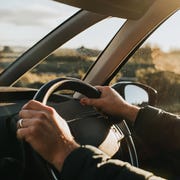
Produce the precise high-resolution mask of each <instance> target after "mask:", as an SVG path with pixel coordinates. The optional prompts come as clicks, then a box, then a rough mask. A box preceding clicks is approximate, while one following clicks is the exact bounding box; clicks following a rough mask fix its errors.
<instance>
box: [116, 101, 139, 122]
mask: <svg viewBox="0 0 180 180" xmlns="http://www.w3.org/2000/svg"><path fill="white" fill-rule="evenodd" d="M139 110H140V107H138V106H134V105H131V104H126V105H125V106H123V108H121V109H120V112H119V115H120V116H123V117H124V118H125V119H127V120H129V121H130V123H134V122H135V120H136V117H137V115H138V112H139Z"/></svg>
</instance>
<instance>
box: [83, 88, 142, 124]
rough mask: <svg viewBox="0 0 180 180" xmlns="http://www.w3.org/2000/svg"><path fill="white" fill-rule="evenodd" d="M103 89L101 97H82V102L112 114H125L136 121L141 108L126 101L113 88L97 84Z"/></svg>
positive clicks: (124, 115) (125, 116) (100, 89)
mask: <svg viewBox="0 0 180 180" xmlns="http://www.w3.org/2000/svg"><path fill="white" fill-rule="evenodd" d="M96 88H97V89H98V90H99V91H101V97H100V98H87V97H85V98H82V99H81V100H80V102H81V104H83V105H88V106H94V107H96V108H97V109H98V110H99V111H101V112H103V113H105V114H108V115H112V116H123V117H124V118H126V119H128V120H130V121H134V120H135V118H136V116H137V113H138V111H139V108H138V107H136V106H133V105H131V104H129V103H128V102H126V101H125V100H124V99H123V98H122V97H121V96H120V95H119V94H118V92H116V91H115V90H114V89H113V88H111V87H109V86H96Z"/></svg>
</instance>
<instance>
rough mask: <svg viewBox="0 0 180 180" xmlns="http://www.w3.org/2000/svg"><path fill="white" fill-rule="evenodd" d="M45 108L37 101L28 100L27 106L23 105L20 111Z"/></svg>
mask: <svg viewBox="0 0 180 180" xmlns="http://www.w3.org/2000/svg"><path fill="white" fill-rule="evenodd" d="M46 108H47V106H46V105H44V104H42V103H41V102H39V101H35V100H30V101H29V102H28V103H27V104H25V105H24V106H23V107H22V109H31V110H46Z"/></svg>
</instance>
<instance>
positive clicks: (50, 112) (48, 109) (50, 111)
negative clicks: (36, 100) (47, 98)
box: [47, 107, 55, 115]
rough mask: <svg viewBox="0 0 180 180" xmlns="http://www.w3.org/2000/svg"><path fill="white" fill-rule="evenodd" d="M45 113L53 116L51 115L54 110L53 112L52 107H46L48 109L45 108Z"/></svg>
mask: <svg viewBox="0 0 180 180" xmlns="http://www.w3.org/2000/svg"><path fill="white" fill-rule="evenodd" d="M47 112H48V113H49V114H51V115H53V114H54V113H55V110H54V108H52V107H48V108H47Z"/></svg>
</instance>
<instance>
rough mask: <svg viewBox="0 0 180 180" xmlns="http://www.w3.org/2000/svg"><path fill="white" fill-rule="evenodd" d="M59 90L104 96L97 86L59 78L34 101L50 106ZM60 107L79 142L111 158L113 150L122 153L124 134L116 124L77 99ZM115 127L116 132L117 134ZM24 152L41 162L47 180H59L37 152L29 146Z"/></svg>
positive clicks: (90, 96)
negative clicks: (121, 146) (49, 101)
mask: <svg viewBox="0 0 180 180" xmlns="http://www.w3.org/2000/svg"><path fill="white" fill-rule="evenodd" d="M58 90H73V91H76V92H79V93H81V94H83V95H85V96H87V97H89V98H99V97H100V96H101V93H100V92H99V91H98V90H97V89H96V88H95V87H93V86H91V85H89V84H87V83H84V82H83V81H81V80H78V79H74V78H58V79H55V80H52V81H50V82H48V83H46V84H44V85H43V86H42V87H41V88H40V89H39V90H38V91H37V93H36V94H35V96H34V98H33V99H34V100H37V101H40V102H42V103H43V104H46V103H47V101H48V99H49V97H50V96H51V95H52V94H53V93H54V92H55V91H58ZM60 105H61V108H59V109H58V107H57V109H56V108H55V109H56V110H57V112H58V113H59V114H60V115H61V116H62V117H63V118H64V119H65V120H66V121H67V123H68V125H69V127H70V130H71V132H72V134H73V136H74V137H75V139H76V141H77V142H78V143H80V144H89V145H93V146H96V147H99V148H100V149H102V150H104V151H105V152H106V153H107V154H109V155H110V156H113V155H114V154H115V153H116V152H112V151H111V149H116V151H118V149H119V147H120V144H119V141H120V139H121V138H123V133H122V131H121V130H120V129H119V128H116V127H115V126H114V125H113V123H112V121H111V120H110V118H107V116H104V115H102V114H101V113H99V112H97V111H96V110H95V109H94V108H93V107H89V106H82V105H81V104H80V102H79V100H78V99H75V98H73V97H70V98H67V100H66V101H64V102H62V103H61V104H60ZM114 128H115V131H113V129H114ZM115 133H116V134H115ZM24 149H25V154H26V155H25V157H26V158H29V156H30V157H32V154H33V159H35V161H36V162H37V161H38V163H37V164H38V166H40V169H41V171H42V173H43V178H44V179H57V178H56V175H55V174H56V173H55V171H54V169H53V167H52V166H51V165H50V164H48V163H47V162H46V161H45V160H43V159H42V158H41V157H40V156H39V155H38V154H37V153H36V152H34V150H33V149H32V148H31V147H30V146H29V145H28V144H27V143H26V144H25V147H24ZM29 159H30V158H29ZM27 161H28V160H26V162H27Z"/></svg>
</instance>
